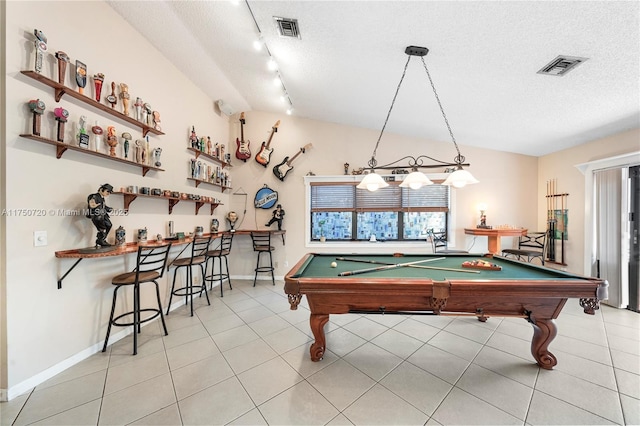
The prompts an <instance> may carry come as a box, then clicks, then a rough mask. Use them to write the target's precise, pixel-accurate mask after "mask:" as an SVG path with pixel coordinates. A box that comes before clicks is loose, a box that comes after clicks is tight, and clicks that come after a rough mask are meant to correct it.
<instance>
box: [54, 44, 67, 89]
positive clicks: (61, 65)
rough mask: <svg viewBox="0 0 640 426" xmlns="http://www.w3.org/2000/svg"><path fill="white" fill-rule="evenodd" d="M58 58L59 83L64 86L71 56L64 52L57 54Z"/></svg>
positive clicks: (60, 51) (59, 51)
mask: <svg viewBox="0 0 640 426" xmlns="http://www.w3.org/2000/svg"><path fill="white" fill-rule="evenodd" d="M56 58H57V59H58V83H60V84H62V85H64V76H65V74H66V72H67V63H68V62H69V55H67V54H66V53H64V52H63V51H62V50H58V51H57V52H56Z"/></svg>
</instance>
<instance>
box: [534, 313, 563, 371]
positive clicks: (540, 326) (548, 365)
mask: <svg viewBox="0 0 640 426" xmlns="http://www.w3.org/2000/svg"><path fill="white" fill-rule="evenodd" d="M530 322H531V325H533V339H532V340H531V354H532V355H533V357H534V358H535V360H536V362H537V363H538V365H539V366H540V367H542V368H544V369H546V370H552V369H553V367H554V366H555V365H556V364H557V363H558V360H557V359H556V357H555V356H554V355H553V354H552V353H551V352H549V350H548V349H547V348H548V347H549V343H551V341H552V340H553V339H554V338H555V337H556V334H557V333H558V328H557V327H556V323H555V322H554V321H553V320H552V319H535V320H532V321H530Z"/></svg>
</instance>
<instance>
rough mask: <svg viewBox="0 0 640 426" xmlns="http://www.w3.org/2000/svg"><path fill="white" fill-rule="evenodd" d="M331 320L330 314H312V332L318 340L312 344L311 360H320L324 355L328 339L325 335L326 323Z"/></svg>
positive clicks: (310, 320) (310, 321)
mask: <svg viewBox="0 0 640 426" xmlns="http://www.w3.org/2000/svg"><path fill="white" fill-rule="evenodd" d="M328 321H329V314H311V317H310V318H309V323H310V324H311V332H312V333H313V337H315V338H316V341H315V342H313V344H312V345H311V349H310V350H309V352H310V353H311V361H320V360H321V359H322V357H323V356H324V350H325V345H326V340H325V337H324V325H325V324H326V323H327V322H328Z"/></svg>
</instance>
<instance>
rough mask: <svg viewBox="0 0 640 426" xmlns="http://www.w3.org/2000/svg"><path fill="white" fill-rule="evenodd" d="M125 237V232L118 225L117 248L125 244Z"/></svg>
mask: <svg viewBox="0 0 640 426" xmlns="http://www.w3.org/2000/svg"><path fill="white" fill-rule="evenodd" d="M126 235H127V232H126V231H125V230H124V228H123V227H122V225H120V226H119V227H118V229H116V245H117V246H123V245H125V244H126Z"/></svg>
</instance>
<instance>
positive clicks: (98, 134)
mask: <svg viewBox="0 0 640 426" xmlns="http://www.w3.org/2000/svg"><path fill="white" fill-rule="evenodd" d="M91 132H92V133H93V134H94V135H95V138H94V139H95V146H96V152H102V134H103V133H104V130H102V127H100V123H99V122H98V120H96V125H95V126H93V127H91Z"/></svg>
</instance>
